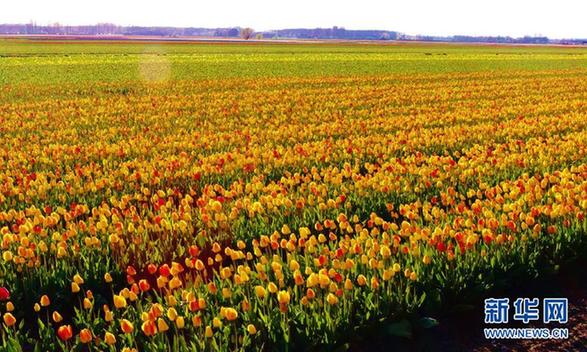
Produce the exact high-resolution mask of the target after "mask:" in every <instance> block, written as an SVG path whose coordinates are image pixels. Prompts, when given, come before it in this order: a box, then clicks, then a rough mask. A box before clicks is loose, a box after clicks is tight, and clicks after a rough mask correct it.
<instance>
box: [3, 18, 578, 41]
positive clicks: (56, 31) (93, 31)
mask: <svg viewBox="0 0 587 352" xmlns="http://www.w3.org/2000/svg"><path fill="white" fill-rule="evenodd" d="M1 34H21V35H27V34H28V35H35V34H49V35H97V36H107V35H132V36H141V35H148V36H162V37H181V36H201V37H224V38H239V37H240V38H242V39H252V38H256V39H262V38H267V39H279V38H282V39H341V40H402V41H414V40H418V41H433V42H434V41H436V42H441V41H442V42H462V43H467V42H477V43H514V44H516V43H528V44H549V43H556V44H587V39H564V40H551V39H549V38H547V37H545V36H525V37H521V38H513V37H508V36H464V35H455V36H448V37H442V36H427V35H406V34H402V33H398V32H395V31H385V30H351V29H345V28H344V27H336V26H334V27H332V28H292V29H279V30H274V31H264V32H256V31H255V30H254V29H252V28H248V27H247V28H241V27H230V28H200V27H185V28H182V27H144V26H117V25H115V24H111V23H98V24H95V25H86V26H67V25H62V24H60V23H53V24H50V25H37V24H36V23H34V22H31V23H27V24H0V35H1Z"/></svg>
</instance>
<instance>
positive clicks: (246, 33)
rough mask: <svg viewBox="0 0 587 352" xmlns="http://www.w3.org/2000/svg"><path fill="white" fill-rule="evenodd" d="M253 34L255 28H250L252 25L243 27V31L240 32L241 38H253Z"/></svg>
mask: <svg viewBox="0 0 587 352" xmlns="http://www.w3.org/2000/svg"><path fill="white" fill-rule="evenodd" d="M253 34H255V30H254V29H253V28H250V27H247V28H241V32H240V36H241V38H243V39H251V38H252V37H253Z"/></svg>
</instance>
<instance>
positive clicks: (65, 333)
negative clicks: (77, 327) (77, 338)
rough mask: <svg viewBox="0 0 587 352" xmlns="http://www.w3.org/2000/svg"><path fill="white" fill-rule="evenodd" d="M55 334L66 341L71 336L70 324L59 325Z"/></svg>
mask: <svg viewBox="0 0 587 352" xmlns="http://www.w3.org/2000/svg"><path fill="white" fill-rule="evenodd" d="M57 336H59V338H60V339H61V340H62V341H67V340H69V339H71V338H72V336H73V329H72V328H71V325H62V326H60V327H59V328H58V329H57Z"/></svg>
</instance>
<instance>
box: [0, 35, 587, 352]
mask: <svg viewBox="0 0 587 352" xmlns="http://www.w3.org/2000/svg"><path fill="white" fill-rule="evenodd" d="M586 211H587V48H578V47H576V48H575V47H573V48H570V47H569V48H562V47H539V46H489V45H467V46H465V45H449V44H416V43H415V44H387V45H382V44H351V43H337V44H327V43H325V44H227V43H222V44H198V43H165V42H160V43H144V42H100V41H94V42H89V41H88V42H75V41H74V42H63V41H62V42H57V41H41V40H39V41H31V40H25V39H21V40H14V39H13V40H8V39H0V238H1V241H2V242H1V252H2V258H0V314H1V315H2V318H3V321H2V324H3V326H2V348H4V349H5V350H8V351H20V350H22V349H24V350H38V351H59V350H64V351H69V350H75V351H85V350H95V351H127V352H130V351H132V350H133V349H135V350H137V351H178V350H179V351H184V350H185V351H188V350H189V351H192V350H193V351H200V350H299V349H327V350H334V349H336V348H344V347H345V346H348V345H347V343H349V342H350V339H352V338H353V337H355V336H357V335H360V334H361V333H362V332H364V331H366V330H368V329H370V328H373V327H374V326H387V325H389V326H392V327H395V328H397V326H398V325H397V322H406V321H410V324H416V325H417V324H421V325H430V324H433V323H434V320H433V319H431V318H430V317H429V315H432V316H433V315H434V313H435V312H438V311H440V310H442V309H444V307H446V306H447V304H454V303H455V302H457V303H458V302H459V299H464V298H463V297H469V296H482V295H483V294H484V293H485V292H490V291H491V290H496V289H500V288H502V287H505V286H508V285H512V283H515V282H517V281H518V280H529V279H532V278H534V277H539V276H541V275H544V274H546V273H555V272H556V271H557V270H558V268H559V266H561V265H564V264H565V263H572V262H573V261H574V260H576V259H578V258H581V257H582V256H584V253H585V250H586V249H587V237H586V232H587V220H585V212H586Z"/></svg>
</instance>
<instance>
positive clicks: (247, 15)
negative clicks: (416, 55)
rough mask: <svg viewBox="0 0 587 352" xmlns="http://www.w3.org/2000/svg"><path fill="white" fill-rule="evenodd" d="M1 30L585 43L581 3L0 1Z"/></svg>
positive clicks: (584, 4) (586, 9)
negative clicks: (51, 27)
mask: <svg viewBox="0 0 587 352" xmlns="http://www.w3.org/2000/svg"><path fill="white" fill-rule="evenodd" d="M1 2H2V3H3V4H1V5H0V23H28V22H30V21H34V22H36V23H37V24H49V23H53V22H59V23H61V24H67V25H79V24H95V23H98V22H108V23H114V24H118V25H143V26H176V27H212V28H215V27H233V26H241V27H252V28H254V29H255V30H270V29H281V28H299V27H305V28H316V27H332V26H339V27H345V28H347V29H386V30H395V31H399V32H402V33H406V34H429V35H455V34H464V35H509V36H514V37H519V36H524V35H545V36H548V37H550V38H587V21H586V20H585V15H586V14H587V1H585V0H557V1H543V0H534V1H530V0H477V1H476V0H403V1H395V0H390V1H381V0H380V1H376V0H353V1H351V0H336V1H335V0H288V1H283V0H248V1H247V0H240V1H234V0H233V1H228V0H207V1H201V0H93V1H88V0H1Z"/></svg>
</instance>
